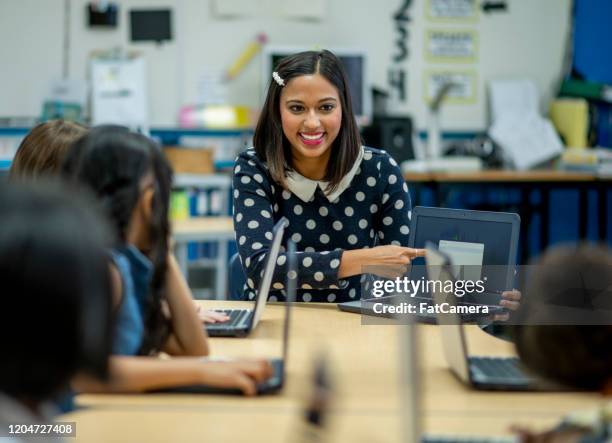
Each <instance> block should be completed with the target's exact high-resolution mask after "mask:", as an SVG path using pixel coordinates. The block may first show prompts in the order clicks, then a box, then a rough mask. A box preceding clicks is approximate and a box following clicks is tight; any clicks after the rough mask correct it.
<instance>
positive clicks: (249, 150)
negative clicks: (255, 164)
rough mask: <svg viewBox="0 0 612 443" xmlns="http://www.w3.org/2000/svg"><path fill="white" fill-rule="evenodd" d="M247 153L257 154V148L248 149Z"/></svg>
mask: <svg viewBox="0 0 612 443" xmlns="http://www.w3.org/2000/svg"><path fill="white" fill-rule="evenodd" d="M246 153H247V154H249V155H255V150H254V149H248V150H247V152H246ZM249 161H250V160H249Z"/></svg>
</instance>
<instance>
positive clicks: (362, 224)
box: [359, 218, 368, 229]
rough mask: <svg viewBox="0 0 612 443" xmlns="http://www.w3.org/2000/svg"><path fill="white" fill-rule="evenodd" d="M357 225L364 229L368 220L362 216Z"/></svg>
mask: <svg viewBox="0 0 612 443" xmlns="http://www.w3.org/2000/svg"><path fill="white" fill-rule="evenodd" d="M359 227H360V228H361V229H365V228H367V227H368V221H367V220H366V219H365V218H362V219H361V220H359Z"/></svg>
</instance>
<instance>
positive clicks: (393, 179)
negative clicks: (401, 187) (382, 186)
mask: <svg viewBox="0 0 612 443" xmlns="http://www.w3.org/2000/svg"><path fill="white" fill-rule="evenodd" d="M387 180H388V181H389V184H390V185H394V184H395V183H397V176H395V175H390V176H389V178H388V179H387Z"/></svg>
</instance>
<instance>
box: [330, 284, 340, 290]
mask: <svg viewBox="0 0 612 443" xmlns="http://www.w3.org/2000/svg"><path fill="white" fill-rule="evenodd" d="M329 287H330V288H331V289H340V288H339V287H338V285H329Z"/></svg>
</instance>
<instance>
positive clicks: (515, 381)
mask: <svg viewBox="0 0 612 443" xmlns="http://www.w3.org/2000/svg"><path fill="white" fill-rule="evenodd" d="M426 258H427V273H428V275H429V279H430V280H439V281H441V282H447V281H452V280H454V277H453V275H452V272H451V268H450V266H449V265H450V260H449V258H448V257H447V256H446V255H445V254H443V253H441V252H440V251H436V250H435V249H433V248H428V249H427V255H426ZM456 301H457V297H455V296H454V295H453V294H451V293H447V292H444V291H443V290H442V287H441V286H439V287H436V289H435V290H434V302H435V303H437V304H442V303H448V305H449V306H456ZM437 316H438V324H439V328H440V334H441V336H442V345H443V350H444V356H445V358H446V361H447V363H448V365H449V367H450V370H451V371H452V372H453V374H455V376H457V378H459V380H461V381H462V382H464V383H465V384H467V385H470V386H472V387H474V388H476V389H482V390H504V391H535V390H537V391H540V390H546V391H549V390H561V389H560V388H559V387H558V386H554V385H545V384H544V382H543V381H539V380H536V379H535V378H533V377H530V376H529V375H527V374H525V372H524V371H523V370H522V368H521V366H520V361H519V359H518V358H516V357H486V356H478V357H475V356H470V355H469V354H468V347H467V341H466V338H465V331H464V327H463V323H464V322H463V319H462V318H461V316H460V315H458V314H456V313H453V312H452V311H450V310H446V312H439V313H438V314H437ZM483 333H484V332H483Z"/></svg>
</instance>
